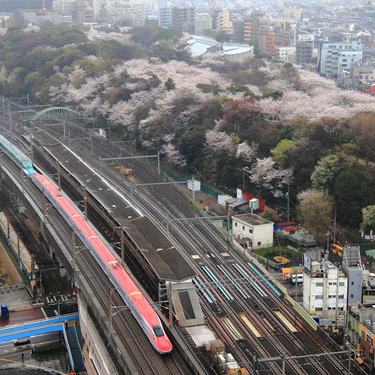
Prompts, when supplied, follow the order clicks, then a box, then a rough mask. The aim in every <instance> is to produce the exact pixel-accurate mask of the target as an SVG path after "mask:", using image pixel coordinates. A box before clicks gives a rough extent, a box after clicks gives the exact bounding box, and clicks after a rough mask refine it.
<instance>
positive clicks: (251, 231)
mask: <svg viewBox="0 0 375 375" xmlns="http://www.w3.org/2000/svg"><path fill="white" fill-rule="evenodd" d="M232 234H233V237H236V238H239V239H242V240H243V239H249V240H250V241H251V247H252V249H258V248H261V247H271V246H273V222H272V221H269V220H267V219H264V218H263V217H261V216H258V215H255V214H248V215H245V216H242V215H241V216H233V217H232Z"/></svg>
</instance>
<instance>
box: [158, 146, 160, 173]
mask: <svg viewBox="0 0 375 375" xmlns="http://www.w3.org/2000/svg"><path fill="white" fill-rule="evenodd" d="M158 175H159V176H160V151H158Z"/></svg>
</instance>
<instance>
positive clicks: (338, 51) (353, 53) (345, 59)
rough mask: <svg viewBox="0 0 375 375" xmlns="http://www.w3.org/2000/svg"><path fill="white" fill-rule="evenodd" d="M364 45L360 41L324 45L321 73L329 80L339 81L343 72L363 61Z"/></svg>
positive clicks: (320, 64)
mask: <svg viewBox="0 0 375 375" xmlns="http://www.w3.org/2000/svg"><path fill="white" fill-rule="evenodd" d="M362 57H363V54H362V45H361V43H360V42H359V41H353V42H351V43H323V44H322V46H321V48H320V56H319V65H318V67H319V72H320V73H321V74H322V75H324V76H325V77H327V78H334V79H337V78H339V77H340V76H341V73H342V71H343V70H350V69H351V67H352V66H354V65H355V64H358V63H359V62H361V61H362Z"/></svg>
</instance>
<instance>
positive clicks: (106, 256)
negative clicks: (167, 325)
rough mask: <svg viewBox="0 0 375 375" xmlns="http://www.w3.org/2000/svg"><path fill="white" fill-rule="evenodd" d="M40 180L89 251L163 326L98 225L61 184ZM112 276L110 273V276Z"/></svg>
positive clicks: (149, 320)
mask: <svg viewBox="0 0 375 375" xmlns="http://www.w3.org/2000/svg"><path fill="white" fill-rule="evenodd" d="M33 178H34V179H36V180H38V181H39V183H40V184H41V185H43V187H44V188H45V189H46V190H47V191H48V192H49V193H50V194H51V195H53V197H54V198H55V199H56V200H57V201H58V203H59V205H60V207H61V208H62V209H63V210H64V212H65V213H66V214H67V216H68V217H69V218H71V219H70V221H71V222H72V223H73V224H74V227H76V228H77V230H78V231H79V232H80V233H81V235H83V236H84V238H85V239H83V238H81V240H83V242H84V243H85V244H86V243H87V242H89V246H88V247H89V250H93V251H95V253H96V254H97V256H98V257H99V258H100V261H101V262H100V265H101V267H102V268H103V267H107V272H108V273H110V274H112V276H113V277H114V278H115V280H116V282H117V284H118V285H117V286H118V287H120V288H122V290H123V291H124V292H125V293H126V294H127V296H128V297H129V298H130V299H131V300H132V302H133V304H134V305H135V306H136V308H137V310H138V312H139V313H140V314H141V315H142V316H143V318H144V319H145V320H146V321H147V323H148V324H149V325H150V326H151V327H154V326H155V325H160V319H159V317H158V315H157V314H156V312H155V310H154V309H153V307H152V306H151V304H150V303H149V302H148V300H147V299H146V297H145V296H144V295H143V293H142V292H141V290H140V289H139V288H138V286H137V285H136V284H135V282H134V281H133V279H132V278H131V277H130V275H129V274H128V273H127V272H126V270H125V269H124V267H123V266H122V265H121V264H120V263H119V261H118V259H117V257H116V256H115V255H114V254H113V250H112V248H111V246H110V245H109V244H108V242H107V241H105V239H104V238H103V237H102V236H101V235H100V233H99V232H98V231H97V230H96V229H95V227H94V226H93V225H92V224H91V223H90V222H89V221H87V220H86V219H85V217H84V216H83V214H82V212H81V211H80V210H79V209H78V208H77V207H76V206H75V205H74V204H73V203H72V202H71V201H70V199H69V198H67V197H66V196H64V195H61V192H60V191H59V190H58V188H57V186H56V185H55V184H54V183H52V182H51V180H50V179H49V178H48V177H45V176H43V175H41V174H36V175H34V177H33ZM107 276H108V275H107Z"/></svg>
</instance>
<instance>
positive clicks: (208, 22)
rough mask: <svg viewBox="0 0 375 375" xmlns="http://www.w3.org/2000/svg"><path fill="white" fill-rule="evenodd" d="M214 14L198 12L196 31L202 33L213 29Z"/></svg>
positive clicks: (195, 24) (195, 20)
mask: <svg viewBox="0 0 375 375" xmlns="http://www.w3.org/2000/svg"><path fill="white" fill-rule="evenodd" d="M212 28H213V23H212V16H211V14H210V13H196V14H195V17H194V33H195V34H197V35H200V34H202V33H203V31H204V30H212Z"/></svg>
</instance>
